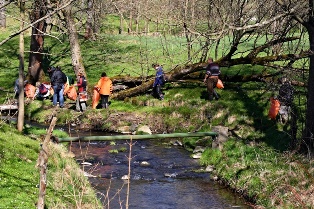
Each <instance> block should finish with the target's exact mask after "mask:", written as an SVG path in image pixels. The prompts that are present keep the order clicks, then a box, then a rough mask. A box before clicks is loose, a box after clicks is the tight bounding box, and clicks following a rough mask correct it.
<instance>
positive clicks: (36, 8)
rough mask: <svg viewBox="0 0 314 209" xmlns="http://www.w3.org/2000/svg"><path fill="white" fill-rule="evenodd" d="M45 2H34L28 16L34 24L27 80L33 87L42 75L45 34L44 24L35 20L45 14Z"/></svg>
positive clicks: (40, 0) (38, 0)
mask: <svg viewBox="0 0 314 209" xmlns="http://www.w3.org/2000/svg"><path fill="white" fill-rule="evenodd" d="M46 5H47V0H35V1H34V3H33V10H32V12H31V14H30V19H31V22H36V23H35V24H34V25H33V27H32V35H31V44H30V55H29V65H28V80H29V82H30V83H31V84H33V85H35V84H36V82H37V81H38V80H40V79H41V77H43V75H44V71H43V68H42V61H43V54H42V53H43V50H44V34H45V32H46V26H47V24H46V22H45V20H41V21H39V22H37V20H39V19H41V18H43V17H44V16H45V15H46V13H47V10H46Z"/></svg>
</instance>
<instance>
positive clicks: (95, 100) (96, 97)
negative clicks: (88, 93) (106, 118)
mask: <svg viewBox="0 0 314 209" xmlns="http://www.w3.org/2000/svg"><path fill="white" fill-rule="evenodd" d="M99 99H100V94H99V91H98V90H97V89H96V88H94V91H93V98H92V103H93V104H92V107H93V109H96V107H97V105H98V102H99Z"/></svg>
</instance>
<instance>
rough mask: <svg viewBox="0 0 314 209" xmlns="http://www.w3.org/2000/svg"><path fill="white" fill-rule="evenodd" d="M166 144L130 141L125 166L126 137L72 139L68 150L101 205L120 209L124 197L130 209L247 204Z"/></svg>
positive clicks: (203, 208) (177, 148) (223, 208)
mask: <svg viewBox="0 0 314 209" xmlns="http://www.w3.org/2000/svg"><path fill="white" fill-rule="evenodd" d="M167 142H169V140H165V139H163V140H156V139H155V140H138V141H133V143H132V146H131V149H132V150H131V160H130V168H129V160H128V158H129V153H130V152H129V150H130V142H129V141H115V143H112V142H108V141H106V142H89V143H88V142H72V143H70V145H69V150H70V151H72V152H73V153H74V154H75V156H76V160H77V161H78V162H79V163H80V164H81V166H82V169H83V170H84V171H85V172H86V174H87V175H89V176H90V178H89V180H90V182H91V184H92V186H93V187H94V188H95V189H96V191H97V194H98V197H99V198H100V199H101V201H102V203H103V205H104V208H114V209H116V208H126V207H125V205H126V202H127V201H128V205H129V207H128V208H130V209H149V208H152V209H208V208H216V209H220V208H221V209H226V208H251V207H249V206H248V205H247V204H246V203H245V201H244V200H243V199H242V198H241V197H239V196H238V195H236V194H234V193H233V192H231V191H230V190H228V189H227V188H225V187H223V186H221V185H219V184H218V183H217V182H214V181H213V180H210V173H206V172H201V171H203V170H204V168H202V167H201V166H200V165H199V162H198V160H197V159H193V158H191V157H190V154H191V153H190V152H188V151H187V150H185V149H184V148H182V147H180V146H174V145H169V143H167ZM83 162H84V163H83ZM82 163H83V164H82ZM129 169H130V184H129V195H127V194H128V171H129Z"/></svg>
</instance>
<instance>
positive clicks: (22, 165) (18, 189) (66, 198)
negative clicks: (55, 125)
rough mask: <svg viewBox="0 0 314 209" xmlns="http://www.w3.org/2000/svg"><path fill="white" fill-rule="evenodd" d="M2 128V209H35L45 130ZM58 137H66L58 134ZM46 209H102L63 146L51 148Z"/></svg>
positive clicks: (0, 133)
mask: <svg viewBox="0 0 314 209" xmlns="http://www.w3.org/2000/svg"><path fill="white" fill-rule="evenodd" d="M25 133H27V134H30V135H31V136H32V138H30V137H29V136H25V135H23V134H20V133H18V132H17V131H15V127H14V126H13V125H12V124H11V125H9V124H7V123H6V121H1V124H0V199H1V201H0V208H35V205H36V204H37V201H38V194H39V187H38V185H39V168H37V166H36V162H37V159H38V153H39V149H40V143H41V138H42V136H41V134H45V131H44V130H38V129H35V128H31V127H29V128H26V130H25ZM55 134H56V135H59V136H62V135H63V136H64V135H65V133H64V132H63V133H62V132H60V131H59V132H58V131H55ZM48 154H49V160H48V170H47V191H46V207H47V208H55V209H60V208H64V209H68V208H101V206H100V203H99V201H98V200H97V198H96V195H95V192H94V191H93V189H92V188H91V187H90V185H89V182H88V180H87V178H86V177H85V176H84V174H83V172H82V170H80V168H79V166H78V165H77V163H76V161H75V160H74V159H73V156H71V154H70V153H68V152H67V150H66V148H65V147H64V146H63V145H57V144H53V143H51V144H49V150H48Z"/></svg>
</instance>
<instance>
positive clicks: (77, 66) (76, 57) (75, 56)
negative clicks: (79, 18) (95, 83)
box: [62, 6, 87, 77]
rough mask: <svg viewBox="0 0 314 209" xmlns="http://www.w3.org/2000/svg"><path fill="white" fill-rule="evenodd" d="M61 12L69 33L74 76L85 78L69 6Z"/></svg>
mask: <svg viewBox="0 0 314 209" xmlns="http://www.w3.org/2000/svg"><path fill="white" fill-rule="evenodd" d="M62 12H63V15H64V17H65V19H66V24H67V29H68V33H69V41H70V46H71V60H72V66H73V69H74V72H75V75H78V73H79V72H81V73H83V75H84V76H85V77H87V76H86V72H85V68H84V64H83V58H82V55H81V48H80V44H79V40H78V35H77V31H76V28H75V23H74V20H73V18H72V13H71V6H68V7H66V8H65V9H64V10H62Z"/></svg>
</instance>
